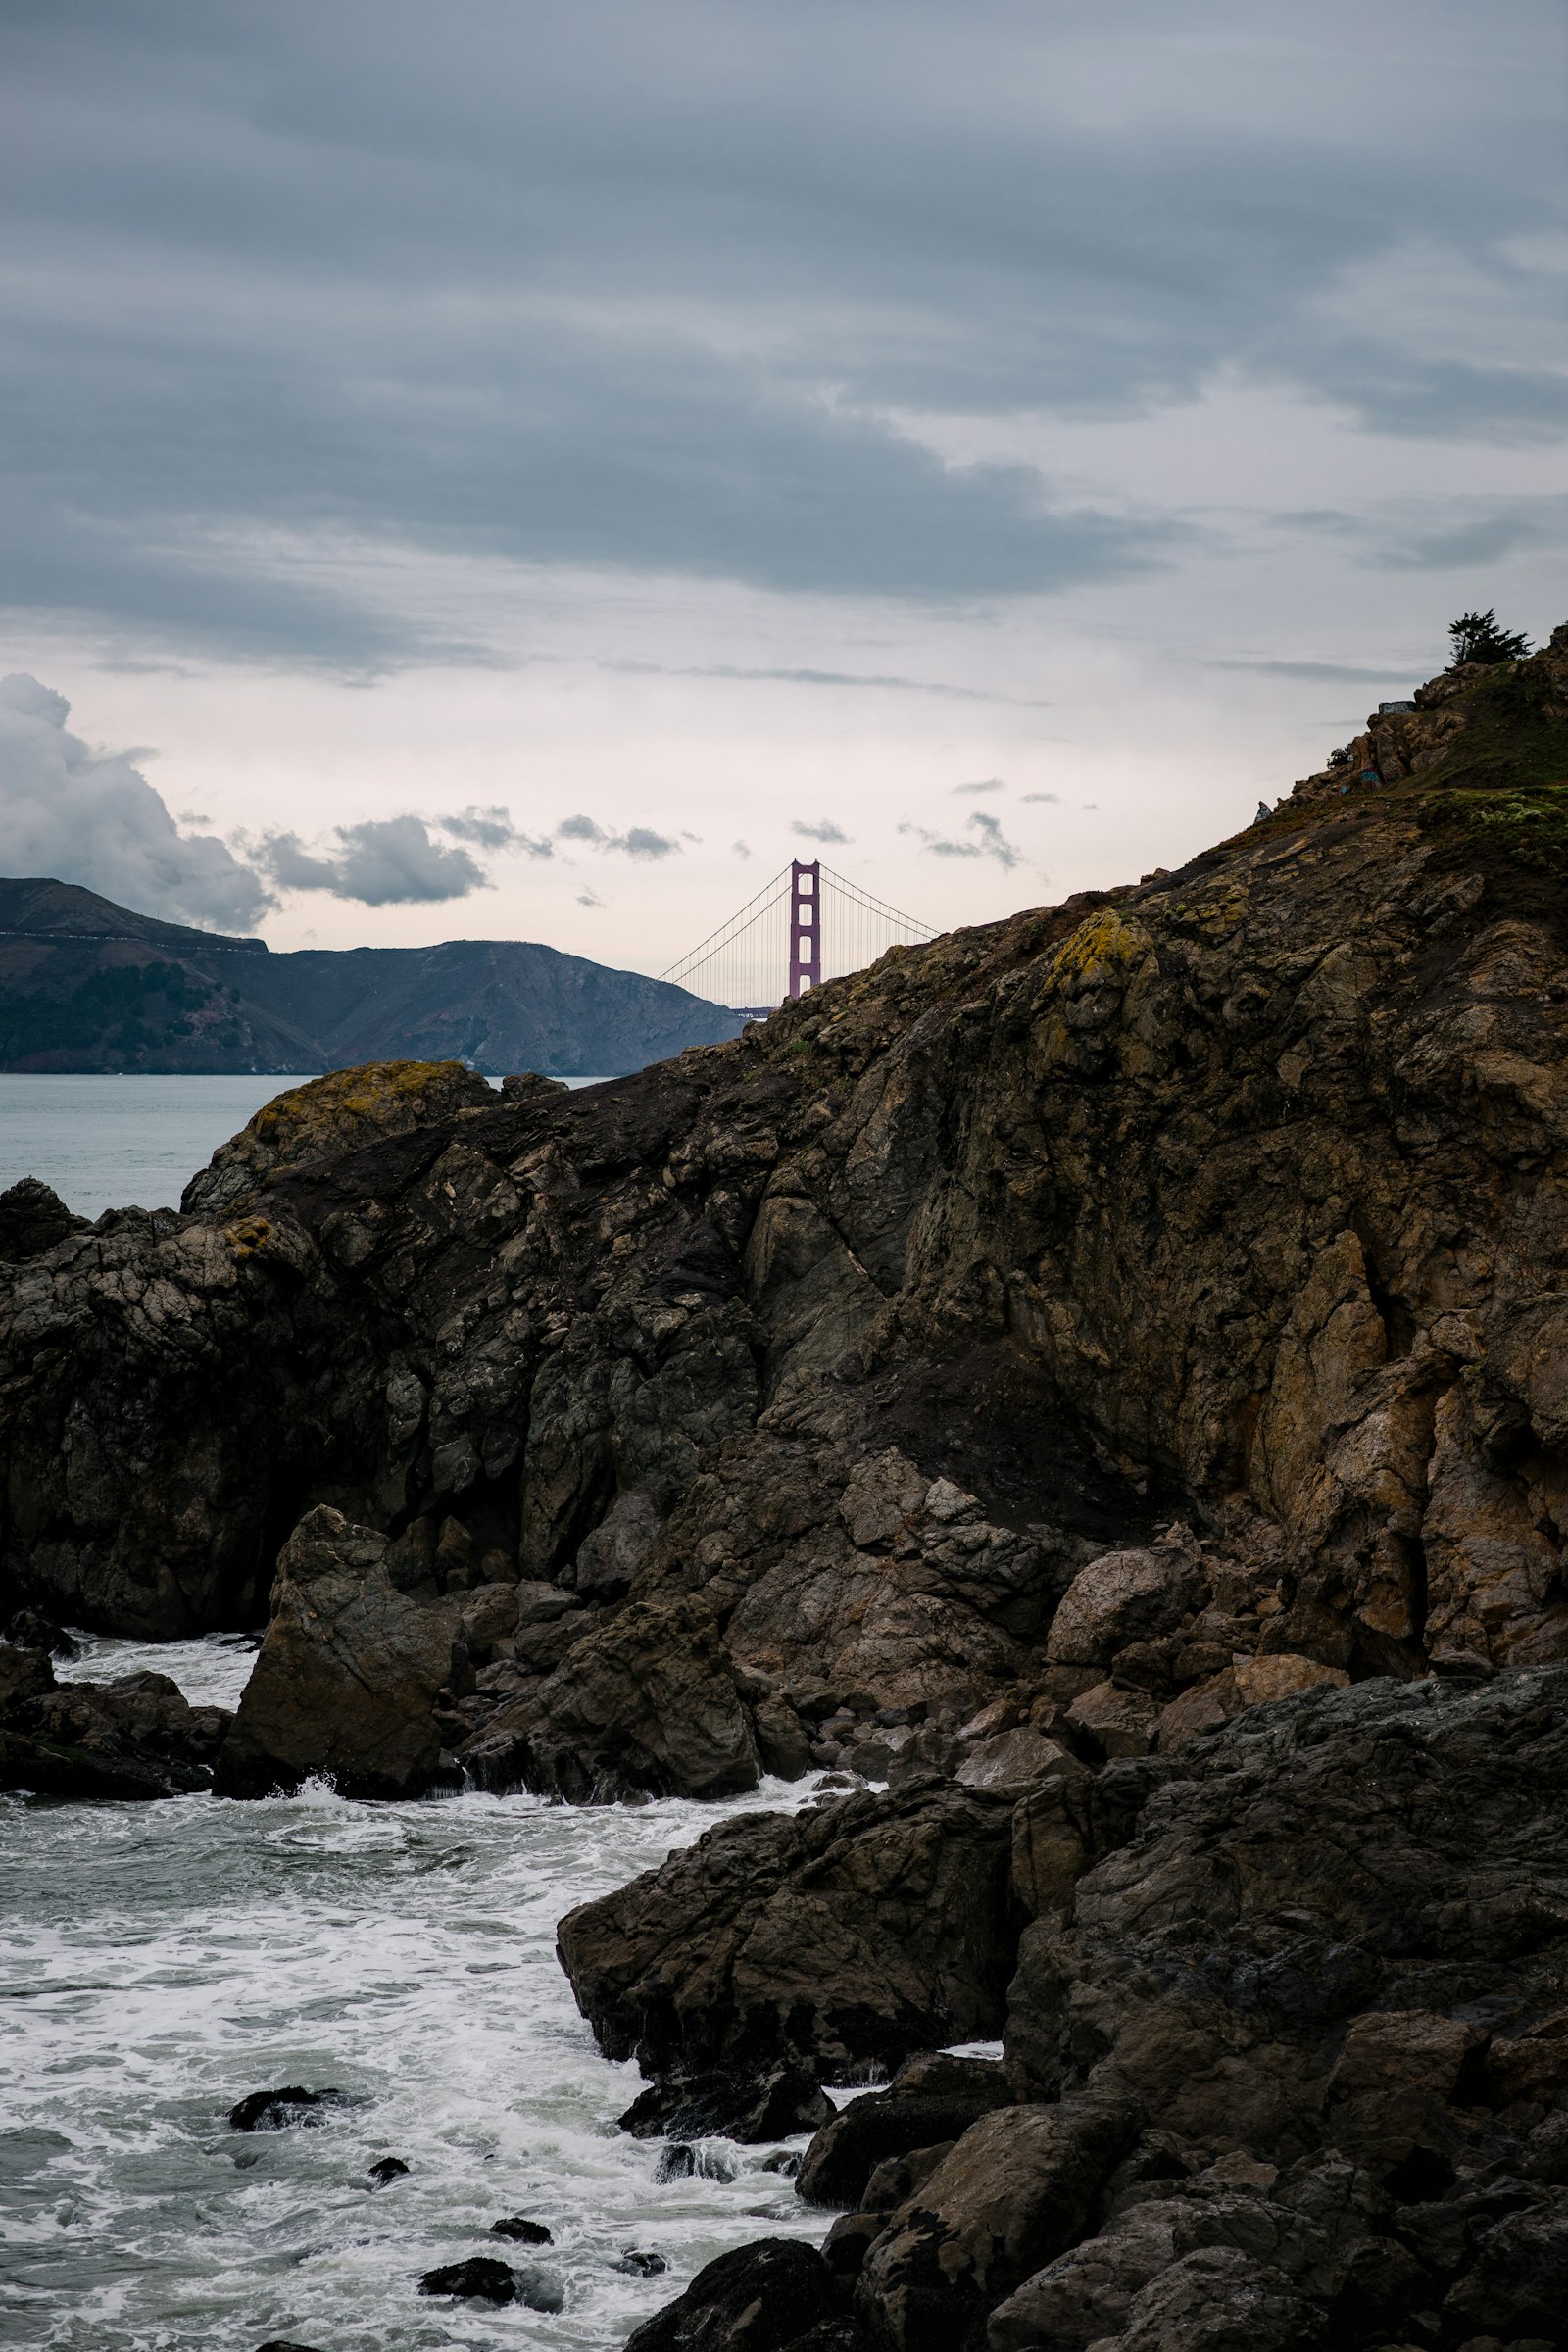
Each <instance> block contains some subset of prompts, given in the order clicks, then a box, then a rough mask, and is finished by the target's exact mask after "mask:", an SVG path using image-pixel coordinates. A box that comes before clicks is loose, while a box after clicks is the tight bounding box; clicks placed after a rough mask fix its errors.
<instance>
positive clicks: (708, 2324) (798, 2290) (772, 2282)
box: [626, 2237, 846, 2352]
mask: <svg viewBox="0 0 1568 2352" xmlns="http://www.w3.org/2000/svg"><path fill="white" fill-rule="evenodd" d="M845 2316H846V2297H845V2295H844V2292H843V2290H842V2288H841V2287H840V2285H839V2283H838V2281H837V2279H835V2278H834V2277H833V2275H832V2273H831V2272H830V2271H829V2270H828V2268H827V2266H826V2264H825V2263H824V2262H823V2260H822V2257H821V2256H820V2255H819V2254H818V2253H817V2252H816V2251H815V2250H814V2248H812V2247H810V2246H803V2245H802V2244H801V2243H800V2241H799V2240H798V2239H796V2238H789V2237H772V2238H760V2239H759V2240H758V2242H757V2243H756V2244H755V2245H750V2246H737V2247H736V2248H735V2249H734V2250H733V2251H732V2252H731V2253H728V2254H721V2255H720V2256H719V2257H718V2259H717V2261H716V2262H711V2263H709V2265H708V2266H707V2268H706V2269H705V2270H701V2271H699V2272H698V2274H697V2276H696V2278H694V2279H693V2280H692V2282H691V2284H690V2286H689V2287H688V2288H687V2289H686V2292H685V2293H684V2294H683V2295H680V2296H678V2297H677V2299H676V2300H675V2301H674V2302H673V2303H667V2304H666V2305H665V2306H664V2309H663V2310H662V2311H660V2312H656V2313H655V2315H654V2317H653V2318H652V2319H651V2320H645V2321H644V2323H643V2325H642V2326H641V2327H638V2328H635V2329H634V2330H633V2332H632V2333H631V2334H630V2335H629V2336H628V2337H627V2339H626V2352H795V2347H796V2346H797V2345H798V2344H799V2343H800V2341H801V2338H802V2337H803V2336H806V2335H807V2334H808V2332H809V2330H810V2329H811V2328H813V2327H820V2326H821V2325H822V2324H823V2323H824V2322H833V2321H838V2320H842V2319H843V2318H844V2317H845Z"/></svg>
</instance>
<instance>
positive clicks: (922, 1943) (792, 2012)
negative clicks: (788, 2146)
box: [560, 1788, 1015, 2137]
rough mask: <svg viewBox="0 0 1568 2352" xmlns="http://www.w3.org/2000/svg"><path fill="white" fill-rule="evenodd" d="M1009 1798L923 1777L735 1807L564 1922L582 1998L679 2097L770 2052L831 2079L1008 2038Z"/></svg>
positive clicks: (571, 1973) (622, 2046) (598, 2030)
mask: <svg viewBox="0 0 1568 2352" xmlns="http://www.w3.org/2000/svg"><path fill="white" fill-rule="evenodd" d="M1011 1813H1012V1807H1011V1803H1010V1800H1005V1799H1003V1798H1001V1797H999V1796H997V1795H995V1794H993V1793H992V1792H991V1791H987V1790H967V1789H952V1788H921V1789H910V1790H907V1791H905V1792H904V1793H902V1794H900V1795H897V1796H892V1795H889V1796H870V1795H853V1796H847V1797H846V1798H844V1799H843V1801H842V1802H840V1803H837V1804H835V1805H833V1806H832V1807H830V1808H828V1809H826V1810H824V1811H821V1812H815V1813H808V1814H802V1815H797V1816H795V1817H792V1818H786V1817H783V1816H781V1815H778V1814H754V1815H750V1816H745V1817H742V1818H740V1819H738V1820H734V1821H729V1822H725V1823H723V1824H721V1825H720V1826H719V1827H717V1828H716V1829H713V1830H711V1831H708V1832H706V1833H705V1834H704V1836H703V1837H702V1838H699V1840H698V1841H697V1843H696V1844H695V1845H694V1846H691V1847H689V1848H687V1849H686V1850H685V1851H683V1852H679V1853H676V1854H674V1855H672V1856H671V1857H670V1859H669V1860H668V1861H667V1862H666V1863H664V1864H663V1866H662V1868H661V1869H659V1870H656V1871H650V1872H648V1873H647V1874H646V1875H645V1876H644V1877H642V1878H640V1879H636V1880H634V1881H633V1882H632V1884H631V1885H630V1886H629V1887H622V1888H621V1889H620V1890H619V1892H618V1893H616V1894H613V1895H609V1896H606V1897H604V1898H603V1899H602V1900H601V1901H598V1902H594V1903H588V1904H585V1905H583V1906H582V1908H581V1909H579V1910H576V1911H573V1912H571V1913H570V1914H568V1916H567V1917H566V1918H565V1919H564V1920H563V1921H562V1923H561V1929H560V1950H561V1956H562V1962H563V1965H564V1968H565V1970H566V1973H567V1975H568V1977H569V1978H570V1979H571V1984H572V1989H573V1991H574V1992H575V1994H576V1996H577V2003H578V2006H579V2008H580V2009H581V2010H582V2012H583V2014H584V2016H585V2017H586V2018H587V2019H588V2021H589V2023H590V2024H591V2026H592V2027H593V2029H594V2033H595V2034H596V2036H597V2038H598V2040H599V2042H600V2046H601V2047H602V2048H603V2049H604V2050H605V2051H606V2053H607V2055H610V2056H613V2057H616V2058H626V2057H631V2056H633V2055H635V2056H636V2058H637V2059H638V2061H639V2063H640V2065H641V2066H642V2068H643V2071H644V2072H645V2073H646V2074H649V2075H652V2076H654V2077H655V2078H656V2082H657V2083H658V2084H659V2086H660V2087H661V2088H665V2087H667V2088H669V2089H670V2090H671V2092H672V2094H673V2095H674V2096H676V2097H679V2096H680V2095H682V2091H683V2085H686V2084H689V2083H690V2082H692V2079H693V2078H697V2079H698V2086H699V2087H700V2088H702V2089H703V2090H705V2091H706V2090H707V2089H708V2088H709V2087H710V2084H711V2086H712V2087H713V2088H714V2089H715V2090H721V2089H722V2087H723V2084H724V2082H725V2080H726V2078H727V2077H728V2076H729V2074H730V2072H731V2070H732V2069H733V2068H734V2067H735V2066H736V2065H737V2064H740V2065H741V2066H743V2067H746V2068H747V2070H748V2071H750V2069H751V2068H754V2067H755V2066H756V2065H757V2063H758V2062H759V2059H760V2058H769V2057H772V2058H776V2059H778V2060H784V2061H786V2062H787V2063H789V2064H791V2065H793V2066H797V2067H804V2068H806V2069H807V2070H809V2072H810V2073H811V2074H812V2075H813V2076H814V2079H815V2080H816V2081H817V2082H820V2081H822V2080H824V2079H826V2080H829V2081H832V2080H835V2079H839V2078H840V2077H841V2075H842V2073H843V2071H844V2070H845V2069H847V2068H849V2067H851V2066H853V2065H854V2064H855V2063H857V2062H863V2061H866V2060H873V2061H878V2062H880V2063H881V2064H883V2065H896V2064H897V2063H898V2062H899V2061H900V2060H902V2059H903V2058H905V2057H907V2055H908V2054H909V2052H910V2051H911V2050H915V2049H922V2048H926V2049H929V2048H930V2047H932V2046H933V2045H940V2044H942V2043H943V2042H950V2041H970V2040H975V2039H979V2038H981V2037H983V2036H985V2035H987V2034H995V2033H997V2032H998V2031H999V2030H1000V2026H1001V2022H1002V2010H1003V1997H1004V1988H1005V1981H1006V1975H1007V1972H1008V1969H1009V1967H1010V1965H1011V1957H1012V1952H1013V1949H1014V1937H1015V1929H1014V1926H1013V1922H1012V1916H1011V1909H1010V1894H1009V1889H1008V1870H1009V1863H1010V1848H1011V1826H1012V1824H1011ZM760 2120H763V2119H760ZM778 2133H779V2127H778V2126H777V2125H775V2124H773V2123H772V2122H771V2121H767V2123H766V2128H765V2129H764V2130H762V2131H759V2133H758V2136H759V2137H777V2136H778Z"/></svg>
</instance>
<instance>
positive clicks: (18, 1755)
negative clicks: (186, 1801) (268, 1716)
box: [0, 1642, 231, 1798]
mask: <svg viewBox="0 0 1568 2352" xmlns="http://www.w3.org/2000/svg"><path fill="white" fill-rule="evenodd" d="M230 1720H231V1718H230V1717H229V1715H228V1714H227V1713H226V1712H225V1711H224V1710H223V1709H222V1708H221V1707H192V1706H189V1705H187V1704H186V1701H185V1699H184V1697H183V1696H182V1695H181V1693H180V1691H179V1690H178V1688H177V1686H176V1685H175V1684H173V1683H172V1682H171V1681H170V1679H169V1677H168V1676H167V1675H163V1674H151V1673H143V1674H131V1675H125V1676H123V1677H122V1678H121V1679H120V1680H119V1681H118V1682H114V1683H76V1682H71V1683H57V1682H56V1681H55V1675H54V1668H53V1665H52V1663H51V1661H50V1659H49V1656H48V1654H47V1653H46V1652H45V1651H44V1650H41V1649H26V1650H24V1649H17V1648H16V1647H15V1646H14V1645H12V1644H10V1643H5V1642H0V1788H6V1789H31V1790H33V1791H35V1792H36V1793H37V1794H39V1795H44V1796H63V1797H79V1798H86V1797H132V1798H153V1797H166V1796H186V1795H190V1794H192V1793H194V1792H195V1791H197V1790H199V1789H209V1788H211V1786H212V1782H213V1766H214V1762H215V1760H216V1758H217V1755H218V1753H219V1750H220V1747H221V1743H222V1740H223V1738H224V1735H225V1733H226V1732H227V1729H228V1725H229V1723H230Z"/></svg>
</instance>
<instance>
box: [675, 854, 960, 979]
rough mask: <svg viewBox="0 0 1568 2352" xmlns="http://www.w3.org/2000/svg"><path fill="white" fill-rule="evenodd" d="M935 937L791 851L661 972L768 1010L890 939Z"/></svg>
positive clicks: (861, 960) (877, 951) (861, 961)
mask: <svg viewBox="0 0 1568 2352" xmlns="http://www.w3.org/2000/svg"><path fill="white" fill-rule="evenodd" d="M935 937H936V930H935V927H934V926H933V925H932V924H930V923H925V922H921V921H920V919H919V918H918V916H916V915H911V914H904V913H901V911H900V910H899V908H898V907H890V906H889V905H888V903H887V901H886V900H885V899H879V898H876V897H874V896H873V894H872V893H871V892H870V891H866V890H862V889H861V888H860V886H859V884H858V882H852V881H850V880H849V878H848V877H847V876H846V875H844V874H838V873H835V872H834V871H833V869H832V868H831V866H826V865H823V864H822V863H821V862H820V860H817V859H812V860H811V861H810V862H809V863H808V862H806V861H805V860H803V859H801V858H796V859H795V860H794V861H793V863H792V864H790V865H787V866H784V867H782V868H781V869H780V871H779V872H778V873H776V874H775V875H774V876H773V879H772V880H771V881H770V882H767V883H764V884H763V886H762V888H761V889H760V891H759V892H758V893H757V896H756V897H755V898H753V899H749V900H748V901H747V903H746V905H745V906H744V907H741V908H740V909H739V910H738V912H736V913H735V914H732V915H731V916H730V918H729V921H728V922H727V923H721V924H720V925H719V927H718V929H717V930H716V931H711V932H710V933H709V935H708V937H707V938H706V939H704V940H699V941H698V943H697V945H696V947H694V948H692V949H690V950H688V952H687V953H686V955H684V956H679V957H677V959H676V961H675V962H674V963H672V964H671V965H670V966H669V968H668V970H667V971H664V972H661V974H660V975H659V976H660V978H661V979H662V980H672V981H674V982H675V983H676V984H677V985H678V986H679V987H681V988H688V989H690V990H691V992H692V994H693V995H694V996H699V997H707V998H708V999H709V1000H710V1002H711V1003H713V1004H715V1005H729V1006H730V1007H731V1008H732V1009H733V1010H735V1011H737V1012H750V1013H754V1014H755V1013H766V1012H771V1011H772V1009H773V1008H774V1006H775V1005H780V1004H782V1003H783V1002H785V1000H786V999H788V998H791V997H798V996H803V995H804V994H805V993H806V992H807V990H808V989H810V988H815V987H819V986H820V985H821V983H822V982H823V981H824V980H836V979H839V978H841V977H842V976H843V975H844V974H845V973H846V972H858V971H861V970H863V969H864V967H865V965H866V964H868V963H874V962H875V961H876V959H877V957H878V956H881V955H883V954H884V953H885V952H886V950H887V949H889V948H891V947H918V946H921V945H922V944H923V943H924V942H925V941H926V940H928V939H934V938H935Z"/></svg>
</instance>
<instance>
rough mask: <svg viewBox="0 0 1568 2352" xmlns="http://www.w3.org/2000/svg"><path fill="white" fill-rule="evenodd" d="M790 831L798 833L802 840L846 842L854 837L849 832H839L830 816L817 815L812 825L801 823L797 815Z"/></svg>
mask: <svg viewBox="0 0 1568 2352" xmlns="http://www.w3.org/2000/svg"><path fill="white" fill-rule="evenodd" d="M790 831H791V832H792V833H798V834H799V835H800V837H801V839H802V841H825V842H847V841H850V840H852V839H853V838H854V837H853V835H851V834H849V833H844V832H841V831H840V829H839V827H838V826H837V825H836V824H835V823H834V822H833V819H832V818H831V817H830V816H819V817H818V818H817V820H816V822H815V824H814V825H810V824H806V823H803V821H802V819H801V818H800V817H797V818H796V819H795V822H794V824H792V825H791V827H790Z"/></svg>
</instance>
